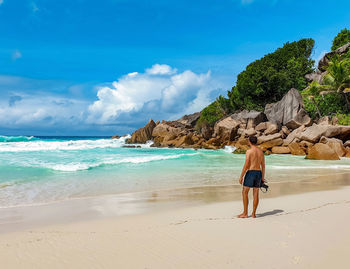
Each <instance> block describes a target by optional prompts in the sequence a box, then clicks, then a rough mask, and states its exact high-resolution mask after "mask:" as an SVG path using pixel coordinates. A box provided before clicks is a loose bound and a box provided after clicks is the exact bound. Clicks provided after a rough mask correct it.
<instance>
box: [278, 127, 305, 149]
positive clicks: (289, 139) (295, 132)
mask: <svg viewBox="0 0 350 269" xmlns="http://www.w3.org/2000/svg"><path fill="white" fill-rule="evenodd" d="M305 129H306V128H305V126H304V125H302V126H300V127H299V128H297V129H295V130H293V132H291V133H290V134H289V135H288V136H287V138H286V139H285V140H284V141H283V145H284V146H288V145H289V144H290V143H292V142H293V141H295V140H299V138H298V137H299V135H300V134H301V133H302V132H304V131H305Z"/></svg>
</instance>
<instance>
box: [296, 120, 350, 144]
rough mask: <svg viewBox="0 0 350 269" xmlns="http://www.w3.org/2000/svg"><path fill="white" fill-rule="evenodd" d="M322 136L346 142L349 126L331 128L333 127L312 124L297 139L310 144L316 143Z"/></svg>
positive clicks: (349, 130)
mask: <svg viewBox="0 0 350 269" xmlns="http://www.w3.org/2000/svg"><path fill="white" fill-rule="evenodd" d="M322 136H325V137H329V138H330V137H337V138H339V139H341V140H346V139H347V138H349V137H350V126H333V125H317V124H314V125H312V126H310V127H308V128H306V129H305V131H304V132H302V133H301V134H300V135H298V138H299V139H300V140H306V141H309V142H312V143H316V142H318V141H319V140H320V138H321V137H322Z"/></svg>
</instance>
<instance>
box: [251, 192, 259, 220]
mask: <svg viewBox="0 0 350 269" xmlns="http://www.w3.org/2000/svg"><path fill="white" fill-rule="evenodd" d="M253 197H254V200H253V213H252V217H253V218H255V217H256V216H255V213H256V209H257V207H258V204H259V188H253Z"/></svg>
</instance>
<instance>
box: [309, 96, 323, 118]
mask: <svg viewBox="0 0 350 269" xmlns="http://www.w3.org/2000/svg"><path fill="white" fill-rule="evenodd" d="M311 100H312V102H313V103H314V105H315V107H316V110H317V114H318V116H319V118H322V115H321V112H320V109H319V108H318V105H317V103H316V101H315V99H314V98H311Z"/></svg>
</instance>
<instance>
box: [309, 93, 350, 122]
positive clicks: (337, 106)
mask: <svg viewBox="0 0 350 269" xmlns="http://www.w3.org/2000/svg"><path fill="white" fill-rule="evenodd" d="M315 103H316V104H315ZM304 105H305V110H306V112H307V113H308V114H309V115H310V117H312V118H314V119H315V118H318V117H319V115H318V113H317V107H316V105H317V106H318V108H319V110H320V113H321V116H326V115H332V114H334V115H335V114H337V113H346V112H347V110H346V103H345V100H344V98H342V96H341V95H339V94H337V93H331V94H327V95H324V96H322V95H318V96H315V97H314V102H313V101H312V100H310V99H309V98H308V97H304Z"/></svg>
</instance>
